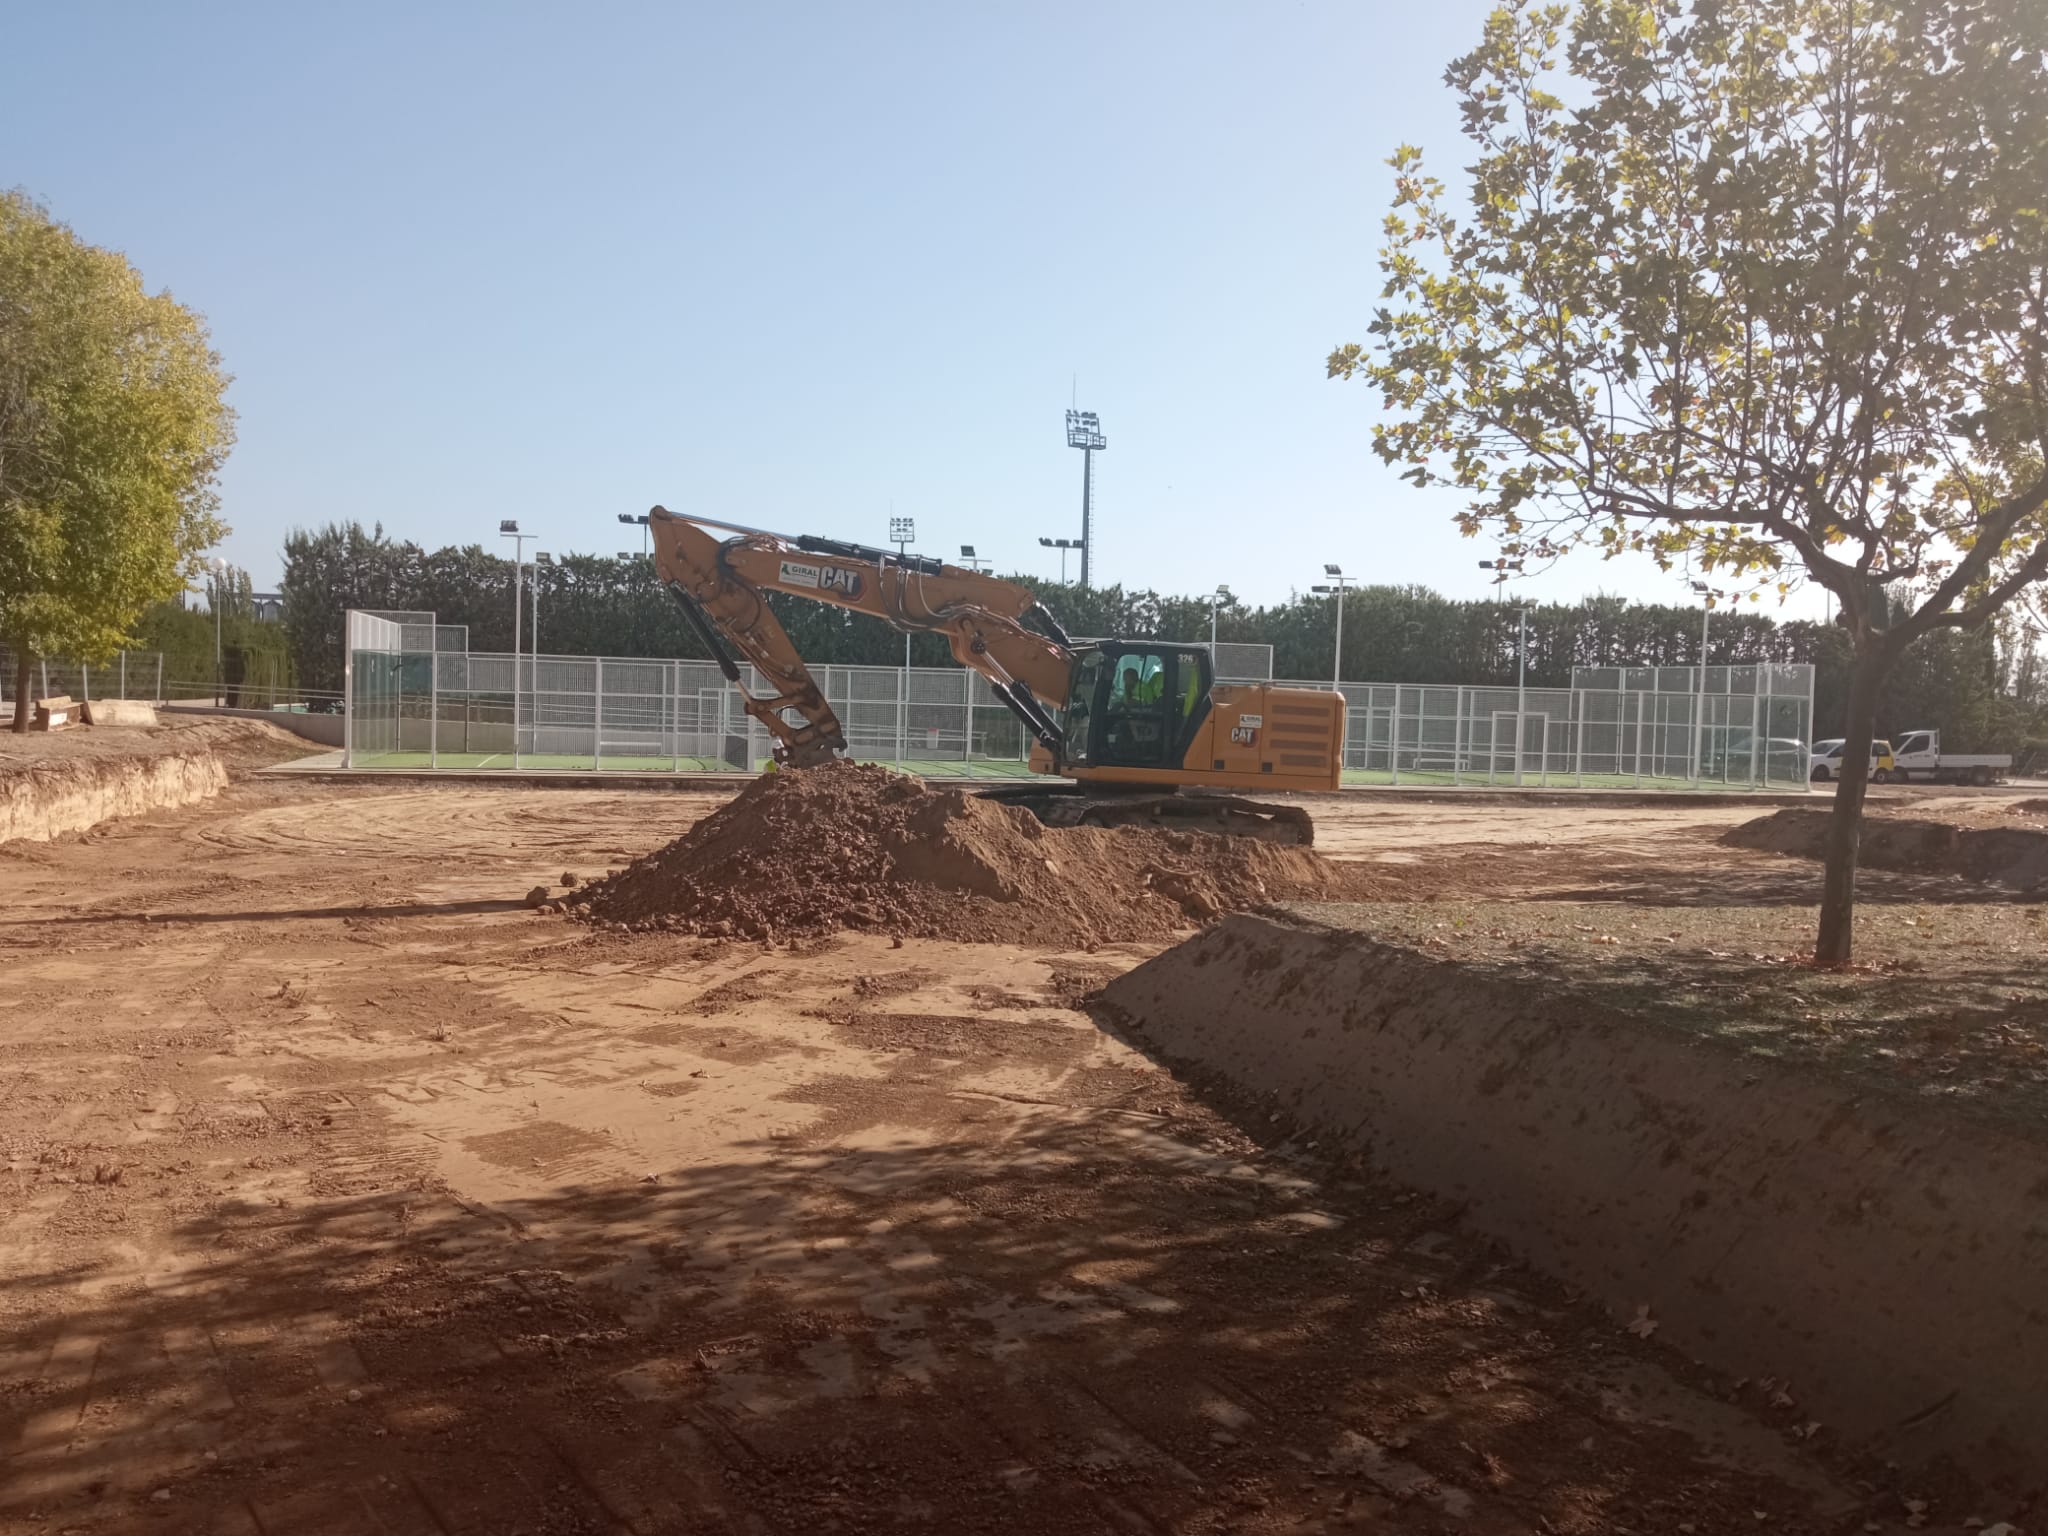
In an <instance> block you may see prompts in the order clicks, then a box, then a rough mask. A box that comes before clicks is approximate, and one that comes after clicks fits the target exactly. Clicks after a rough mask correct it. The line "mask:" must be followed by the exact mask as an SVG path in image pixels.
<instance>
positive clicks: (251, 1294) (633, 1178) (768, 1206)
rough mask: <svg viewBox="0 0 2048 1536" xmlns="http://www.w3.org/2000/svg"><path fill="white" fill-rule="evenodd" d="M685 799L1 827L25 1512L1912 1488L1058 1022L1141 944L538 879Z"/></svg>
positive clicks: (2, 1482) (1663, 1494)
mask: <svg viewBox="0 0 2048 1536" xmlns="http://www.w3.org/2000/svg"><path fill="white" fill-rule="evenodd" d="M715 803H716V802H715V800H713V799H712V798H711V797H708V796H705V795H701V794H690V793H675V792H671V793H633V792H609V791H560V790H539V791H536V790H520V789H512V790H507V789H499V788H495V787H490V788H481V787H452V786H451V787H446V788H442V787H434V788H430V789H404V790H390V789H376V788H364V789H354V788H349V787H332V786H313V785H303V784H277V783H257V782H245V783H243V784H241V785H239V786H238V787H236V788H234V789H232V790H230V791H229V793H228V794H227V795H225V796H223V797H222V798H221V799H219V800H217V801H214V802H212V803H209V804H207V805H203V806H198V807H194V808H191V809H188V810H183V811H178V812H175V813H165V814H161V815H158V816H155V817H150V818H144V819H138V820H133V821H126V822H121V823H116V824H110V825H107V826H105V827H102V828H101V829H99V830H97V831H95V832H93V833H91V834H87V835H84V836H81V837H69V838H65V839H62V840H60V841H59V842H57V843H54V844H49V845H41V844H38V845H8V846H6V847H4V848H0V870H4V873H5V880H6V889H7V891H8V898H9V899H8V902H7V904H6V908H5V910H4V912H0V953H4V955H5V958H6V961H7V972H6V975H7V987H8V990H9V1000H10V1005H11V1006H10V1007H9V1009H8V1010H7V1024H6V1028H5V1035H4V1045H5V1052H4V1055H0V1154H4V1162H5V1168H4V1171H0V1451H4V1452H5V1453H6V1456H7V1459H6V1460H5V1461H0V1532H6V1533H8V1536H13V1533H15V1532H31V1531H33V1532H48V1531H65V1530H70V1531H80V1532H117V1531H130V1530H137V1531H172V1532H186V1531H190V1532H209V1533H211V1532H236V1533H248V1536H286V1533H292V1536H302V1533H303V1536H323V1533H340V1532H358V1531H360V1532H370V1533H413V1532H420V1533H436V1532H440V1533H452V1532H477V1533H491V1536H497V1533H513V1532H534V1533H541V1532H558V1533H559V1532H634V1533H656V1532H670V1531H707V1532H724V1531H735V1532H811V1531H829V1530H882V1529H887V1530H921V1531H932V1532H955V1531H971V1530H987V1531H1020V1532H1045V1533H1053V1532H1061V1533H1065V1532H1087V1531H1105V1532H1129V1533H1141V1536H1166V1533H1169V1532H1171V1533H1177V1536H1199V1533H1207V1532H1223V1531H1240V1532H1257V1533H1265V1532H1281V1531H1288V1532H1293V1531H1301V1530H1345V1529H1359V1530H1386V1531H1393V1530H1400V1531H1431V1530H1439V1529H1441V1530H1458V1531H1463V1532H1472V1533H1491V1532H1534V1531H1545V1532H1622V1531H1641V1532H1657V1533H1668V1532H1674V1531H1678V1532H1687V1531H1691V1532H1730V1531H1738V1530H1739V1531H1759V1530H1762V1531H1770V1532H1793V1531H1835V1530H1842V1531H1858V1530H1863V1529H1867V1528H1868V1527H1867V1526H1866V1525H1865V1522H1866V1521H1873V1522H1876V1524H1877V1525H1878V1527H1879V1528H1881V1529H1887V1530H1889V1529H1903V1528H1904V1527H1903V1525H1900V1524H1898V1523H1897V1522H1900V1521H1903V1520H1904V1519H1905V1517H1906V1516H1907V1514H1908V1510H1907V1509H1906V1508H1905V1507H1903V1506H1901V1505H1899V1504H1898V1503H1896V1502H1893V1503H1891V1504H1888V1505H1885V1506H1883V1507H1879V1506H1877V1505H1874V1504H1873V1503H1872V1501H1871V1495H1870V1493H1869V1490H1868V1489H1867V1488H1860V1487H1859V1486H1858V1484H1857V1482H1856V1480H1855V1471H1856V1469H1853V1468H1847V1467H1842V1466H1838V1465H1835V1464H1833V1463H1831V1462H1830V1461H1829V1459H1828V1456H1827V1453H1826V1451H1825V1447H1824V1444H1816V1443H1813V1442H1809V1441H1807V1440H1805V1439H1804V1438H1802V1437H1801V1436H1800V1435H1798V1434H1796V1433H1793V1434H1788V1433H1787V1432H1786V1431H1785V1430H1784V1428H1783V1427H1782V1426H1779V1425H1776V1424H1774V1423H1773V1422H1771V1421H1769V1420H1768V1419H1766V1418H1763V1417H1760V1416H1754V1415H1752V1413H1751V1412H1750V1410H1749V1409H1747V1408H1746V1407H1744V1406H1741V1405H1739V1404H1735V1403H1731V1402H1730V1401H1728V1400H1727V1399H1728V1396H1729V1395H1730V1394H1729V1393H1728V1392H1727V1384H1725V1383H1718V1382H1714V1381H1711V1380H1708V1379H1706V1378H1705V1377H1704V1376H1703V1374H1702V1373H1699V1372H1697V1371H1696V1370H1694V1369H1693V1368H1692V1367H1691V1366H1690V1365H1689V1363H1688V1362H1686V1361H1685V1360H1683V1359H1681V1358H1678V1357H1676V1356H1673V1355H1671V1354H1669V1353H1668V1352H1666V1351H1664V1350H1662V1349H1661V1347H1660V1346H1659V1345H1657V1344H1656V1343H1655V1341H1644V1340H1640V1339H1637V1338H1634V1337H1631V1336H1630V1335H1629V1334H1628V1333H1626V1332H1625V1331H1624V1330H1622V1329H1621V1328H1619V1327H1618V1326H1617V1325H1616V1323H1615V1322H1614V1321H1613V1320H1612V1319H1610V1318H1609V1317H1607V1316H1606V1315H1605V1314H1604V1313H1601V1312H1599V1311H1596V1310H1595V1309H1593V1308H1592V1307H1590V1306H1589V1305H1588V1304H1586V1303H1584V1302H1581V1301H1578V1300H1576V1299H1575V1298H1573V1297H1572V1296H1570V1295H1568V1294H1566V1293H1565V1292H1563V1291H1562V1290H1561V1289H1559V1288H1558V1287H1556V1286H1554V1285H1552V1284H1550V1283H1549V1282H1547V1281H1545V1280H1544V1279H1543V1278H1542V1277H1540V1276H1538V1275H1534V1274H1532V1273H1529V1272H1527V1271H1525V1270H1522V1269H1520V1268H1518V1267H1516V1266H1515V1265H1514V1264H1512V1263H1510V1262H1509V1261H1508V1260H1507V1259H1506V1257H1505V1256H1504V1255H1502V1254H1500V1253H1498V1252H1495V1251H1492V1250H1490V1249H1489V1248H1488V1247H1486V1246H1485V1245H1484V1244H1482V1243H1480V1242H1478V1241H1476V1240H1474V1239H1472V1238H1470V1237H1468V1236H1466V1235H1464V1234H1462V1233H1461V1232H1460V1231H1459V1230H1458V1228H1457V1225H1456V1219H1455V1216H1456V1213H1455V1212H1452V1211H1448V1210H1441V1209H1435V1208H1432V1207H1431V1205H1430V1203H1429V1202H1428V1201H1426V1200H1424V1199H1422V1198H1420V1197H1417V1196H1414V1195H1412V1194H1411V1193H1409V1192H1407V1191H1403V1190H1400V1189H1397V1188H1393V1187H1390V1186H1386V1185H1383V1184H1379V1183H1376V1182H1373V1181H1372V1180H1370V1179H1369V1178H1367V1177H1365V1176H1364V1175H1362V1174H1358V1173H1356V1172H1334V1171H1332V1170H1330V1169H1329V1168H1328V1167H1326V1166H1325V1165H1323V1164H1321V1163H1319V1162H1318V1161H1317V1159H1316V1157H1315V1152H1314V1149H1313V1148H1312V1147H1303V1146H1299V1145H1288V1144H1279V1145H1272V1144H1265V1143H1272V1142H1273V1141H1274V1140H1275V1136H1274V1135H1273V1134H1270V1133H1268V1132H1266V1130H1265V1129H1264V1128H1262V1127H1261V1126H1259V1125H1258V1124H1255V1123H1244V1124H1239V1123H1232V1122H1231V1121H1229V1120H1226V1119H1224V1118H1221V1117H1220V1116H1219V1115H1218V1113H1216V1112H1215V1111H1213V1110H1211V1109H1208V1108H1205V1107H1203V1105H1202V1104H1201V1103H1199V1102H1197V1101H1196V1100H1195V1099H1194V1098H1192V1097H1191V1096H1190V1095H1189V1094H1188V1093H1186V1092H1184V1091H1183V1089H1182V1087H1181V1086H1180V1085H1179V1084H1178V1083H1177V1082H1176V1081H1175V1080H1174V1079H1173V1078H1172V1077H1171V1076H1170V1075H1169V1074H1167V1073H1166V1072H1164V1071H1162V1070H1160V1069H1159V1068H1157V1067H1156V1066H1155V1065H1154V1063H1153V1062H1151V1061H1150V1060H1148V1059H1147V1058H1146V1057H1145V1056H1143V1055H1142V1054H1140V1053H1139V1052H1138V1051H1136V1050H1135V1049H1133V1048H1132V1047H1131V1046H1130V1045H1128V1044H1127V1043H1125V1042H1124V1041H1122V1040H1120V1039H1118V1038H1116V1037H1115V1035H1114V1034H1112V1033H1110V1032H1108V1031H1107V1030H1105V1029H1104V1028H1103V1027H1102V1026H1100V1025H1099V1024H1098V1023H1097V1022H1095V1020H1094V1019H1092V1018H1091V1016H1090V1014H1089V1013H1088V1012H1087V1010H1086V1007H1085V999H1086V997H1087V995H1088V994H1089V992H1090V991H1091V990H1092V989H1093V988H1094V987H1095V986H1097V985H1099V984H1100V983H1101V982H1102V981H1104V980H1106V979H1107V978H1108V977H1110V976H1113V975H1115V974H1117V973H1118V972H1120V971H1121V970H1124V969H1126V968H1128V967H1129V966H1131V965H1133V964H1135V963H1137V962H1138V961H1139V960H1141V959H1143V958H1145V957H1146V956H1147V955H1148V954H1150V953H1152V952H1153V951H1152V950H1150V949H1146V948H1143V947H1137V946H1131V947H1125V948H1117V949H1105V950H1099V951H1097V952H1094V953H1087V954H1064V955H1061V954H1048V953H1045V952H1041V951H1032V950H1025V949H1018V948H1009V947H1003V946H994V945H972V946H970V945H958V944H948V943H944V942H939V941H910V942H907V943H905V944H904V945H903V946H902V947H900V948H897V947H893V946H892V945H891V943H890V941H889V940H888V939H886V938H881V937H868V936H862V937H844V938H838V939H828V940H823V941H818V942H816V943H814V944H811V945H809V946H806V947H803V948H801V949H799V950H795V951H792V950H790V949H787V948H783V949H777V950H772V951H770V950H766V949H764V948H763V947H762V946H761V945H759V944H742V943H732V942H717V941H707V940H696V939H685V938H678V937H674V936H667V935H646V936H638V937H632V938H627V937H624V936H613V935H604V934H592V933H590V932H589V931H588V930H586V929H584V928H581V927H580V926H577V925H574V924H569V923H565V922H562V921H560V920H555V919H547V918H537V917H535V916H533V915H531V914H529V913H527V912H525V911H524V910H522V909H521V907H520V903H519V901H518V898H519V897H520V896H521V895H522V894H523V893H524V892H525V891H526V890H527V888H528V887H529V886H531V885H534V884H536V883H540V882H543V881H552V880H554V879H555V878H556V877H558V876H559V875H560V874H561V873H562V872H563V871H564V870H573V871H576V872H578V873H579V874H582V875H586V876H587V875H590V874H593V873H599V872H602V870H604V869H605V868H607V867H617V866H619V865H622V864H623V863H625V862H626V861H627V860H628V859H629V858H630V857H632V856H634V855H636V854H638V853H640V852H643V851H645V850H646V849H648V848H650V847H653V846H655V845H657V844H659V843H661V842H664V841H666V840H667V839H669V838H671V837H673V836H675V835H676V834H677V833H678V832H679V831H681V830H682V828H683V827H684V826H685V825H686V824H687V822H688V821H689V820H690V819H691V818H692V817H693V816H695V815H699V814H702V813H703V812H704V811H705V810H706V809H708V808H709V807H710V806H711V805H712V804H715ZM1317 813H1318V817H1319V827H1320V836H1319V845H1320V846H1321V847H1323V848H1324V850H1325V851H1327V852H1330V853H1333V854H1336V855H1338V856H1343V857H1350V858H1355V859H1367V860H1372V861H1375V862H1377V863H1379V864H1380V865H1381V866H1382V868H1383V869H1384V870H1385V871H1386V873H1387V874H1388V876H1389V878H1390V879H1391V878H1396V877H1398V878H1401V879H1404V880H1407V881H1409V882H1411V889H1412V891H1413V893H1414V894H1416V895H1431V894H1436V893H1437V892H1438V891H1439V890H1443V891H1452V892H1457V891H1463V892H1466V893H1468V894H1469V893H1475V892H1486V893H1489V894H1496V895H1497V894H1502V893H1509V894H1515V893H1523V892H1528V893H1535V894H1545V895H1551V896H1575V895H1576V896H1597V897H1598V898H1600V899H1618V900H1624V901H1625V900H1629V899H1631V892H1634V893H1635V894H1636V896H1640V895H1641V894H1642V892H1644V891H1645V890H1647V889H1649V887H1650V886H1651V885H1652V884H1653V883H1654V882H1656V881H1657V880H1659V879H1662V880H1664V881H1665V882H1666V883H1667V884H1670V885H1673V886H1674V889H1675V890H1676V893H1677V898H1678V899H1681V900H1683V899H1684V897H1685V893H1686V891H1687V890H1688V889H1689V888H1690V887H1691V886H1692V885H1696V886H1697V887H1698V888H1699V889H1700V890H1701V891H1705V890H1709V889H1712V888H1714V887H1715V886H1717V885H1719V886H1722V887H1732V888H1735V889H1739V890H1740V891H1742V892H1743V893H1744V895H1745V898H1746V899H1754V900H1757V901H1762V902H1773V901H1776V902H1780V903H1786V904H1790V903H1795V902H1803V901H1806V900H1810V899H1811V891H1812V883H1813V881H1814V879H1815V874H1814V871H1813V870H1812V868H1811V867H1810V866H1802V865H1801V864H1800V863H1799V862H1798V861H1794V860H1788V859H1784V858H1780V857H1777V856H1773V855H1765V854H1755V853H1747V852H1743V851H1740V850H1733V849H1725V848H1721V847H1719V846H1718V845H1717V844H1715V843H1714V841H1713V839H1714V837H1715V835H1716V834H1717V833H1718V832H1719V831H1720V830H1722V829H1723V828H1725V827H1726V826H1728V825H1732V824H1733V823H1735V822H1737V821H1741V820H1744V819H1746V818H1747V817H1749V816H1751V815H1754V814H1755V811H1754V809H1752V808H1746V807H1742V806H1734V807H1691V808H1687V809H1684V810H1681V811H1676V812H1661V811H1650V810H1626V809H1618V808H1617V809H1597V810H1596V809H1591V808H1581V807H1542V808H1500V807H1493V806H1471V805H1463V806H1461V805H1443V804H1427V803H1418V804H1416V805H1415V806H1413V807H1408V806H1402V807H1392V806H1388V805H1385V804H1384V803H1362V804H1358V805H1356V806H1328V807H1326V806H1321V805H1319V806H1318V807H1317ZM790 856H791V857H792V858H801V857H802V850H801V849H792V850H791V853H790ZM1876 884H1877V885H1881V884H1882V882H1877V883H1876ZM1901 890H1902V891H1903V890H1904V887H1901ZM1878 894H1880V895H1881V894H1882V892H1881V891H1880V892H1878ZM1724 899H1725V898H1724ZM1973 1512H1974V1511H1972V1510H1969V1509H1965V1508H1953V1509H1938V1510H1937V1515H1938V1516H1944V1515H1952V1517H1953V1521H1952V1524H1951V1526H1950V1527H1947V1528H1953V1522H1959V1521H1960V1520H1961V1519H1962V1518H1963V1517H1964V1516H1966V1515H1968V1514H1970V1513H1973ZM1934 1528H1937V1529H1939V1528H1944V1527H1942V1526H1940V1525H1936V1526H1935V1527H1934Z"/></svg>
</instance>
